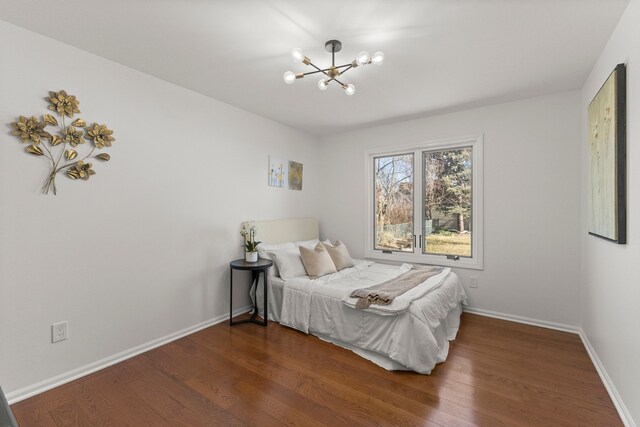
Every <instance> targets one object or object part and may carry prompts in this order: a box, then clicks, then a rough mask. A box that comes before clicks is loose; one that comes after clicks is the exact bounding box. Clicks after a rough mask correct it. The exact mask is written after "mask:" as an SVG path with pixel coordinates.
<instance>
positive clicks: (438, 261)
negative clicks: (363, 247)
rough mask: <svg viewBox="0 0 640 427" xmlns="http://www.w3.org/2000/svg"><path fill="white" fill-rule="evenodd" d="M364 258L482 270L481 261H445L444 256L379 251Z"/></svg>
mask: <svg viewBox="0 0 640 427" xmlns="http://www.w3.org/2000/svg"><path fill="white" fill-rule="evenodd" d="M365 257H366V259H368V260H371V261H395V262H406V263H411V264H428V265H440V266H443V267H453V268H465V269H469V270H484V266H483V263H482V260H479V259H470V258H460V259H459V260H457V261H455V260H452V259H447V257H446V256H444V255H443V256H438V255H421V254H414V253H398V252H393V253H390V254H384V253H382V252H380V251H367V252H366V253H365Z"/></svg>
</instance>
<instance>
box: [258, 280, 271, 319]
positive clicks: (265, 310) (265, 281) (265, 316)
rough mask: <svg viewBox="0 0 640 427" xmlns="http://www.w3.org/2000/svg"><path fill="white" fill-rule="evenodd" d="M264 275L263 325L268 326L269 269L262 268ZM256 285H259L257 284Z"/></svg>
mask: <svg viewBox="0 0 640 427" xmlns="http://www.w3.org/2000/svg"><path fill="white" fill-rule="evenodd" d="M262 277H263V282H262V283H263V285H262V289H263V290H264V312H263V313H262V314H263V317H262V320H263V322H264V323H263V325H262V326H267V318H268V317H269V313H268V311H267V270H262ZM256 286H258V285H257V284H256Z"/></svg>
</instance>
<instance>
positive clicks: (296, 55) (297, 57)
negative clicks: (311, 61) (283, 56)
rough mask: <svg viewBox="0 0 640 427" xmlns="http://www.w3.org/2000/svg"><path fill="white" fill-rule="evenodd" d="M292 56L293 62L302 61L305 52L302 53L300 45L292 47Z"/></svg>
mask: <svg viewBox="0 0 640 427" xmlns="http://www.w3.org/2000/svg"><path fill="white" fill-rule="evenodd" d="M291 56H293V62H301V61H302V60H304V53H302V49H300V48H299V47H296V48H295V49H291Z"/></svg>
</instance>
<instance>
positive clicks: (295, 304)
mask: <svg viewBox="0 0 640 427" xmlns="http://www.w3.org/2000/svg"><path fill="white" fill-rule="evenodd" d="M256 225H257V227H258V230H259V238H260V240H262V241H263V243H265V244H269V245H280V244H282V245H284V244H289V243H286V242H298V245H299V244H309V245H312V244H314V242H317V241H318V237H319V233H318V224H317V221H316V220H315V219H313V218H304V219H289V220H277V221H263V222H258V223H257V224H256ZM262 255H265V254H264V253H263V254H262ZM265 256H268V255H265ZM410 268H411V266H410V265H408V264H403V265H402V266H394V265H386V264H380V263H374V262H371V261H366V260H354V266H353V267H350V268H345V269H343V270H341V271H338V272H337V273H333V274H329V275H326V276H322V277H320V278H318V279H315V280H312V279H310V278H309V277H308V276H298V277H291V278H287V279H282V278H281V277H279V276H278V275H275V274H273V273H272V274H271V275H270V277H269V286H268V290H267V292H268V301H269V305H268V309H267V310H268V313H267V316H268V319H269V320H272V321H274V322H279V323H281V324H283V325H285V326H289V327H292V328H295V329H297V330H300V331H302V332H304V333H308V334H312V335H315V336H317V337H318V338H320V339H323V340H326V341H329V342H332V343H333V344H336V345H338V346H341V347H343V348H347V349H349V350H352V351H354V352H355V353H357V354H358V355H360V356H361V357H364V358H366V359H368V360H370V361H372V362H373V363H376V364H377V365H379V366H381V367H383V368H385V369H387V370H411V371H415V372H418V373H421V374H429V373H430V372H431V370H432V369H433V367H434V366H435V365H436V364H437V363H441V362H444V361H445V359H446V357H447V354H448V351H449V341H451V340H453V339H455V337H456V334H457V332H458V328H459V326H460V314H461V313H462V304H463V303H465V301H466V294H465V292H464V288H463V287H462V284H461V283H460V279H459V278H458V276H457V275H456V274H455V273H453V272H451V271H450V269H444V270H443V271H442V273H440V274H438V275H436V276H434V277H432V278H430V279H428V280H427V281H426V282H425V283H424V284H422V285H420V287H416V290H415V291H411V292H407V293H406V297H405V296H404V295H403V297H402V298H401V297H398V298H396V301H394V303H393V304H392V305H391V306H389V307H382V306H376V305H375V304H374V305H372V306H370V307H369V308H367V309H356V308H353V304H352V303H353V301H352V300H350V298H349V294H350V293H351V291H352V290H354V289H357V288H364V287H369V286H373V285H375V284H378V283H381V282H384V281H386V280H388V279H391V278H394V277H397V276H398V275H400V274H402V273H403V272H406V271H407V270H408V269H410ZM271 270H274V269H271ZM252 294H253V296H254V297H255V298H257V300H258V301H262V298H263V288H262V286H258V287H257V288H256V289H253V290H252ZM260 310H261V312H260V315H261V316H264V313H262V307H261V308H260Z"/></svg>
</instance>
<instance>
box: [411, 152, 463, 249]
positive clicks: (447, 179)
mask: <svg viewBox="0 0 640 427" xmlns="http://www.w3.org/2000/svg"><path fill="white" fill-rule="evenodd" d="M423 157H424V230H423V235H424V236H425V241H426V244H425V245H424V248H423V249H422V251H423V253H425V254H438V255H458V256H460V257H470V256H471V237H472V233H471V218H472V217H471V214H472V213H471V194H472V191H471V185H472V183H471V177H472V174H471V170H472V169H471V168H472V160H473V159H472V157H473V149H472V147H465V148H459V149H451V150H441V151H425V152H424V153H423Z"/></svg>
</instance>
